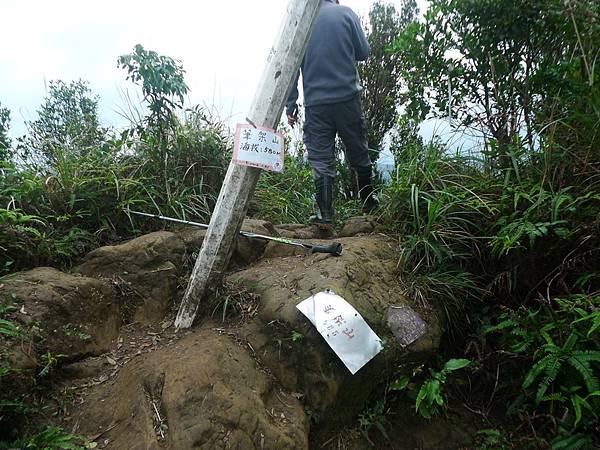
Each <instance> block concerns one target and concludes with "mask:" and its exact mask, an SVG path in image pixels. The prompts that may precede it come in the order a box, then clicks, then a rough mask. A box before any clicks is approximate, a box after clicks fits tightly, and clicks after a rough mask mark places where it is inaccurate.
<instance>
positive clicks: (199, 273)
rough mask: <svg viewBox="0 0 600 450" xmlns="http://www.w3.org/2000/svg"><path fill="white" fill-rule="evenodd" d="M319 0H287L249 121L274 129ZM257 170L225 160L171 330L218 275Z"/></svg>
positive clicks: (187, 320)
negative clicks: (208, 221)
mask: <svg viewBox="0 0 600 450" xmlns="http://www.w3.org/2000/svg"><path fill="white" fill-rule="evenodd" d="M321 1H322V0H291V1H290V3H289V4H288V7H287V14H286V16H285V18H284V20H283V23H282V26H281V28H280V29H279V33H278V35H277V38H276V40H275V44H274V46H273V47H272V48H271V51H270V52H269V56H268V58H267V65H266V67H265V70H264V72H263V75H262V78H261V81H260V83H259V85H258V89H257V91H256V94H255V96H254V100H253V102H252V106H251V107H250V112H249V113H248V117H247V119H248V122H250V123H251V124H253V125H255V126H263V127H268V128H276V127H277V124H278V122H279V119H280V117H281V113H282V111H283V107H284V105H285V100H286V97H287V94H288V92H289V91H290V88H291V84H292V82H293V81H294V79H295V77H296V73H297V71H298V68H299V67H300V63H301V62H302V58H303V56H304V50H305V49H306V43H307V42H308V38H309V36H310V31H311V30H312V27H313V24H314V22H315V19H316V17H317V14H318V12H319V6H320V5H321ZM260 172H261V170H260V169H256V168H253V167H246V166H238V165H235V164H233V163H230V164H229V169H228V170H227V174H226V175H225V180H224V182H223V187H222V188H221V192H220V193H219V198H218V200H217V204H216V206H215V210H214V211H213V215H212V218H211V220H210V223H209V228H208V232H207V233H206V237H205V238H204V243H203V245H202V250H200V255H198V259H197V260H196V264H195V266H194V270H193V272H192V275H191V277H190V281H189V284H188V287H187V290H186V292H185V296H184V297H183V301H182V303H181V306H180V307H179V312H178V313H177V318H176V319H175V326H176V327H177V328H189V327H191V326H192V323H193V322H194V318H195V317H196V312H197V311H198V307H199V306H200V301H201V300H202V297H203V296H204V293H205V291H206V288H207V287H208V286H209V284H211V283H214V282H216V281H218V280H219V279H220V278H221V277H222V276H223V273H224V271H225V269H226V268H227V264H228V263H229V259H230V258H231V253H232V250H233V243H234V240H235V239H236V238H237V235H238V233H239V231H240V229H241V226H242V222H243V220H244V217H245V215H246V210H247V209H248V201H249V200H250V197H251V196H252V194H253V193H254V188H255V186H256V182H257V181H258V177H259V176H260Z"/></svg>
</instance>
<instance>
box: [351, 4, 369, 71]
mask: <svg viewBox="0 0 600 450" xmlns="http://www.w3.org/2000/svg"><path fill="white" fill-rule="evenodd" d="M350 14H351V19H352V26H351V28H352V43H353V44H354V55H355V57H356V60H357V61H364V60H365V59H367V58H368V57H369V53H371V47H370V46H369V42H367V38H366V36H365V32H364V30H363V28H362V26H361V24H360V19H359V18H358V16H357V15H356V13H355V12H354V11H352V10H350Z"/></svg>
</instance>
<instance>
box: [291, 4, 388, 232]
mask: <svg viewBox="0 0 600 450" xmlns="http://www.w3.org/2000/svg"><path fill="white" fill-rule="evenodd" d="M370 50H371V49H370V47H369V43H368V42H367V39H366V37H365V34H364V32H363V30H362V27H361V25H360V21H359V19H358V16H357V15H356V13H355V12H354V11H352V10H351V9H350V8H348V7H347V6H341V5H339V2H338V1H336V0H322V5H321V9H320V11H319V15H318V17H317V19H316V22H315V25H314V29H313V31H312V34H311V36H310V39H309V41H308V46H307V48H306V53H305V55H304V60H303V61H302V65H301V72H302V80H303V88H304V106H305V110H306V120H305V124H304V143H305V145H306V148H307V150H308V160H309V161H310V164H311V167H312V170H313V177H314V180H315V189H316V200H317V205H318V207H319V211H318V213H317V215H315V216H312V217H311V218H310V219H309V221H310V223H311V224H314V225H317V226H318V227H319V228H321V229H324V230H329V229H331V223H332V219H333V182H334V178H335V175H336V168H335V153H334V148H335V136H336V134H338V135H339V137H340V138H341V139H342V142H343V143H344V146H345V147H346V149H345V155H346V158H347V160H348V162H349V163H350V166H351V167H352V169H353V170H355V171H356V175H357V179H358V188H359V195H360V198H361V201H362V203H363V209H364V211H365V212H371V211H372V210H373V209H375V208H376V207H377V201H376V199H375V198H374V196H373V188H372V186H371V160H370V158H369V151H368V147H367V136H366V126H365V116H364V113H363V108H362V100H361V98H360V91H361V87H360V85H359V78H358V72H357V70H356V61H364V60H365V59H367V57H368V56H369V52H370ZM299 75H300V73H298V76H297V77H296V80H295V82H294V84H293V85H292V90H291V92H290V95H289V96H288V100H287V107H286V114H287V116H288V123H289V124H290V125H291V126H292V127H293V126H294V125H295V124H296V122H297V120H298V105H297V103H296V102H297V100H298V86H297V85H298V77H299Z"/></svg>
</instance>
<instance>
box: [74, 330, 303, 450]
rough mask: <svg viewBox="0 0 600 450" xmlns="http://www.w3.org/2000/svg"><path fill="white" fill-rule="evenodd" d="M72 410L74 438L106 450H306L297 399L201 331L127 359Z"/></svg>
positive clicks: (228, 344) (236, 347)
mask: <svg viewBox="0 0 600 450" xmlns="http://www.w3.org/2000/svg"><path fill="white" fill-rule="evenodd" d="M78 409H79V413H78V414H77V417H76V419H77V421H78V423H79V424H81V428H80V429H78V430H77V432H79V433H84V434H87V435H89V436H92V437H97V440H98V442H100V443H101V445H100V447H105V448H108V449H119V450H121V449H158V448H168V449H187V448H202V449H204V448H205V449H213V448H228V449H253V448H256V449H306V448H308V426H307V422H306V419H305V414H304V411H303V408H302V405H301V404H300V402H299V401H298V399H297V398H296V397H294V395H293V394H291V393H289V392H286V391H284V390H283V389H281V387H280V386H278V384H277V383H276V382H275V381H274V379H273V377H271V376H270V375H268V374H267V373H266V372H265V371H264V370H261V369H260V367H257V364H256V362H255V361H254V359H252V358H251V357H250V356H249V354H248V351H247V349H245V348H242V347H241V346H240V344H238V343H236V342H235V341H234V340H232V339H231V338H230V337H228V336H227V335H225V334H221V333H219V331H218V330H215V329H211V328H208V327H206V326H205V327H203V328H200V329H198V330H195V331H194V332H193V333H192V334H190V335H189V336H187V337H185V338H183V339H181V340H179V341H177V342H176V343H173V344H172V345H171V346H169V347H166V348H163V349H161V350H158V351H154V352H150V353H146V354H144V355H143V356H139V357H138V358H135V359H134V360H133V361H132V362H130V363H129V364H128V365H127V366H126V367H125V368H123V369H122V370H121V372H120V373H119V375H118V376H117V377H116V379H115V381H114V382H113V383H112V384H105V385H102V386H99V387H97V388H96V390H95V391H94V392H93V393H92V394H91V395H90V396H89V397H88V398H87V399H86V401H85V403H84V404H82V405H80V406H79V408H78ZM100 433H101V437H100V436H98V434H100Z"/></svg>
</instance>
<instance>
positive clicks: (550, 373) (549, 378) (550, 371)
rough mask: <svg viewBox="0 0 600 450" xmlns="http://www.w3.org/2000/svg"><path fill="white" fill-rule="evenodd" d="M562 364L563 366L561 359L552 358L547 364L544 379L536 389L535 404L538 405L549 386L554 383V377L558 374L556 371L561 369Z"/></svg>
mask: <svg viewBox="0 0 600 450" xmlns="http://www.w3.org/2000/svg"><path fill="white" fill-rule="evenodd" d="M562 364H563V360H562V358H552V359H551V360H550V361H549V362H548V364H546V366H545V369H544V370H545V372H546V376H545V377H544V379H543V380H542V382H541V383H540V385H539V387H538V390H537V394H536V396H535V401H536V403H540V402H541V401H542V398H543V397H544V394H545V393H546V391H547V390H548V388H549V387H550V385H551V384H552V383H554V380H555V379H556V375H557V374H558V371H559V370H560V368H561V367H562Z"/></svg>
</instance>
